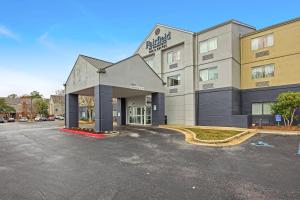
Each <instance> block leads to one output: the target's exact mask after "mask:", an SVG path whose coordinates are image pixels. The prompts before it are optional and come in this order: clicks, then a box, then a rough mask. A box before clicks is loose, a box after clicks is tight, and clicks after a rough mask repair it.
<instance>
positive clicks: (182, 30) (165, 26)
mask: <svg viewBox="0 0 300 200" xmlns="http://www.w3.org/2000/svg"><path fill="white" fill-rule="evenodd" d="M158 26H161V27H164V28H168V29H172V30H176V31H180V32H184V33H188V34H194V33H193V32H191V31H187V30H184V29H180V28H175V27H172V26H167V25H163V24H156V25H155V26H154V27H153V28H152V29H151V31H149V33H148V34H147V36H146V37H145V38H144V40H143V41H142V42H141V44H140V45H139V46H138V48H137V49H136V50H135V53H137V52H138V50H139V49H140V48H141V46H142V45H143V44H144V43H145V41H146V40H147V38H148V37H150V35H151V33H152V32H153V31H154V30H155V29H156V28H157V27H158Z"/></svg>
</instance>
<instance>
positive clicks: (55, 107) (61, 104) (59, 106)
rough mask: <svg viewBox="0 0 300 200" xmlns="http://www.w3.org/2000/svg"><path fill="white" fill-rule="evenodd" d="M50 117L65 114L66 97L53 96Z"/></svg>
mask: <svg viewBox="0 0 300 200" xmlns="http://www.w3.org/2000/svg"><path fill="white" fill-rule="evenodd" d="M49 114H50V115H64V114H65V97H64V96H62V95H51V96H50V100H49Z"/></svg>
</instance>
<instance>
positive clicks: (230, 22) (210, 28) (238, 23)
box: [196, 19, 255, 35]
mask: <svg viewBox="0 0 300 200" xmlns="http://www.w3.org/2000/svg"><path fill="white" fill-rule="evenodd" d="M227 24H237V25H241V26H245V27H248V28H251V29H254V30H255V27H254V26H250V25H248V24H245V23H243V22H240V21H237V20H235V19H231V20H228V21H225V22H223V23H220V24H217V25H215V26H211V27H209V28H206V29H203V30H201V31H199V32H197V33H196V34H197V35H198V34H202V33H205V32H208V31H211V30H214V29H217V28H220V27H222V26H225V25H227Z"/></svg>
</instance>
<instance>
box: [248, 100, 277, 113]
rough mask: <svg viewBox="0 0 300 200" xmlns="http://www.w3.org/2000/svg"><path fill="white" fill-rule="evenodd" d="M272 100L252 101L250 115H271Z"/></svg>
mask: <svg viewBox="0 0 300 200" xmlns="http://www.w3.org/2000/svg"><path fill="white" fill-rule="evenodd" d="M272 104H273V103H272V102H264V103H253V104H252V115H271V114H272V109H271V106H272Z"/></svg>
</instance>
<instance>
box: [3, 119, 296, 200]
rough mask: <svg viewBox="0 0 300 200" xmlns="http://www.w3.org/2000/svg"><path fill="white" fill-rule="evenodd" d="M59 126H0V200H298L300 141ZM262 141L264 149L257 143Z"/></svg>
mask: <svg viewBox="0 0 300 200" xmlns="http://www.w3.org/2000/svg"><path fill="white" fill-rule="evenodd" d="M61 126H62V123H61V122H56V121H55V122H39V123H17V122H16V123H5V124H0V199H1V200H6V199H10V200H11V199H30V200H34V199H101V200H102V199H105V200H106V199H122V200H123V199H172V200H174V199H180V200H182V199H189V200H190V199H197V200H198V199H300V155H296V152H297V150H298V144H299V141H300V136H278V135H269V134H264V135H256V136H254V137H253V138H251V139H250V140H248V141H246V142H244V143H243V144H241V145H238V146H234V147H226V148H208V147H203V146H197V145H191V144H188V143H186V142H185V141H184V138H183V136H182V135H181V134H178V133H175V132H173V131H170V130H164V129H158V128H138V127H136V128H133V127H125V128H122V129H121V134H120V135H119V136H116V137H109V138H105V139H95V138H88V137H84V136H79V135H72V134H69V133H61V132H59V130H58V128H59V127H61ZM260 140H261V141H263V142H265V143H267V144H269V146H255V145H253V143H255V142H257V141H260Z"/></svg>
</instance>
